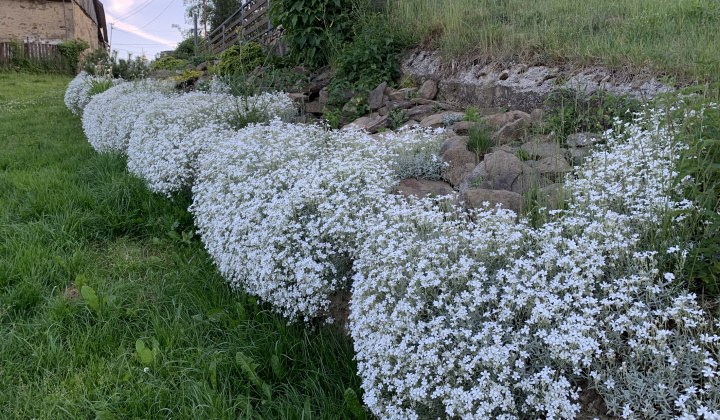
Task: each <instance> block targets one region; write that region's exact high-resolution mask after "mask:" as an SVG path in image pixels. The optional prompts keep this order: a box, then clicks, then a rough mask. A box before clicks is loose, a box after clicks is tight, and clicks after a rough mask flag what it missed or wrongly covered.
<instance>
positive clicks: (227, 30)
mask: <svg viewBox="0 0 720 420" xmlns="http://www.w3.org/2000/svg"><path fill="white" fill-rule="evenodd" d="M270 31H272V23H271V22H270V0H248V1H246V2H245V3H244V4H243V5H242V6H241V7H240V8H239V9H237V10H236V11H235V13H233V14H232V15H231V16H230V17H229V18H227V19H226V20H225V22H223V23H222V24H221V25H220V26H219V27H217V28H216V29H215V30H214V31H212V32H210V33H209V34H208V36H207V38H206V39H205V41H204V42H201V43H200V45H197V48H198V53H199V54H200V55H206V54H207V55H215V54H219V53H221V52H223V51H225V49H227V48H229V47H230V46H232V45H235V44H237V42H238V40H240V39H242V40H245V41H253V40H255V39H258V38H260V37H261V36H263V35H265V34H267V33H269V32H270Z"/></svg>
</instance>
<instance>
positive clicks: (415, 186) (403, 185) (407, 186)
mask: <svg viewBox="0 0 720 420" xmlns="http://www.w3.org/2000/svg"><path fill="white" fill-rule="evenodd" d="M397 192H398V193H399V194H401V195H404V196H405V197H410V196H413V197H417V198H423V197H425V196H427V195H433V196H444V195H454V194H456V193H455V190H453V189H452V187H451V186H450V184H448V183H447V182H444V181H431V180H429V179H424V178H420V179H414V178H410V179H403V180H402V181H400V183H399V184H398V186H397Z"/></svg>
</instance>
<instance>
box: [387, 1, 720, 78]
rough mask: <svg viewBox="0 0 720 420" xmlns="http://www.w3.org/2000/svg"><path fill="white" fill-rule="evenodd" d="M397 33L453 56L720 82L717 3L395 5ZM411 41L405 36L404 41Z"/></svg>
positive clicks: (390, 9)
mask: <svg viewBox="0 0 720 420" xmlns="http://www.w3.org/2000/svg"><path fill="white" fill-rule="evenodd" d="M387 17H388V18H389V19H390V22H391V24H390V26H389V27H390V28H393V29H394V30H395V31H397V32H398V33H399V34H401V35H402V36H404V37H406V38H407V37H409V38H413V39H414V40H415V43H416V44H418V43H421V44H422V45H424V46H426V47H428V46H434V47H436V48H438V49H439V50H440V51H441V52H443V53H444V54H445V55H446V56H449V57H453V58H458V57H460V56H463V55H465V54H467V53H471V54H470V55H471V56H473V57H474V58H476V56H477V55H480V56H484V57H486V58H496V59H498V60H503V59H513V60H522V61H527V62H531V63H545V64H553V63H561V64H566V63H571V64H574V65H576V66H586V65H594V64H602V65H605V66H607V67H609V68H611V69H614V70H628V69H632V72H634V73H635V74H637V73H638V72H641V71H643V70H644V71H648V70H649V71H651V72H653V73H655V74H660V75H670V76H673V77H676V78H678V79H680V80H683V81H684V82H692V81H694V80H696V81H697V80H700V81H705V80H707V79H711V80H714V81H717V79H718V75H720V59H719V58H718V55H717V54H716V53H715V52H716V51H717V50H718V48H720V36H719V35H718V31H717V26H718V22H720V6H719V5H718V3H717V2H715V1H711V0H697V1H682V0H670V1H662V2H647V1H643V0H622V1H613V2H568V1H562V0H540V1H534V2H527V1H523V0H504V1H490V0H461V1H457V0H445V1H430V0H389V1H388V2H387ZM403 34H404V35H403Z"/></svg>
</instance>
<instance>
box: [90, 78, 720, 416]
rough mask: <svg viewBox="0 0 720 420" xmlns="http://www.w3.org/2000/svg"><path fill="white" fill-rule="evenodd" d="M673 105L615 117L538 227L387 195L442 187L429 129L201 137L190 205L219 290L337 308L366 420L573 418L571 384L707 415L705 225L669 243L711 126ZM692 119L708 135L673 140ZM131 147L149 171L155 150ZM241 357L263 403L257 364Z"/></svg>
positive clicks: (610, 401) (309, 314) (689, 221)
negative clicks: (430, 181)
mask: <svg viewBox="0 0 720 420" xmlns="http://www.w3.org/2000/svg"><path fill="white" fill-rule="evenodd" d="M144 86H148V85H143V84H136V85H134V87H133V89H135V90H145V94H146V95H147V97H148V98H149V100H151V101H154V104H162V103H163V102H162V101H168V103H165V105H160V106H159V109H162V108H167V107H171V104H170V103H169V102H171V101H178V102H179V103H182V99H183V98H191V99H192V98H193V96H188V95H183V96H178V95H166V94H163V93H162V92H159V91H157V90H154V88H153V87H152V86H150V87H147V88H145V87H144ZM220 87H222V85H220V84H218V85H216V86H214V87H213V86H211V91H212V90H213V89H216V88H220ZM211 94H212V93H211ZM215 94H217V93H215ZM197 95H207V94H200V93H198V94H197ZM98 97H99V95H98ZM107 99H108V102H110V103H112V102H117V103H118V104H120V106H123V105H122V104H123V102H124V98H122V97H120V96H114V97H112V96H111V97H108V98H107ZM677 102H678V99H677V98H676V99H675V100H674V102H672V101H671V102H670V103H671V104H672V105H673V106H675V108H674V109H673V108H664V109H651V110H648V111H646V112H644V113H639V114H636V115H635V116H634V119H632V120H630V121H626V120H621V119H620V118H616V119H615V127H614V129H612V130H608V131H606V132H605V133H604V141H603V143H602V144H599V145H597V146H596V149H595V151H594V153H593V154H592V155H591V156H590V157H589V158H588V159H587V160H586V161H585V163H584V164H583V165H581V166H579V167H578V168H576V172H575V174H574V177H570V178H568V179H567V180H566V185H565V193H566V194H565V195H566V196H567V197H571V199H570V200H569V201H568V202H566V203H565V205H564V207H563V209H558V210H553V211H549V212H548V213H547V217H545V218H544V219H543V220H540V221H538V222H537V223H534V224H529V223H528V221H527V220H525V219H524V218H520V219H518V218H517V215H515V214H514V213H512V212H510V211H507V210H502V209H492V208H484V209H479V210H474V211H463V210H461V209H460V208H458V207H457V206H455V205H453V203H452V202H451V201H449V200H448V199H447V198H442V197H431V198H426V199H423V200H406V199H404V198H401V197H399V196H397V195H395V194H394V193H393V191H394V187H395V185H396V184H397V182H398V181H399V180H400V179H402V178H407V177H427V178H433V177H438V176H439V175H440V173H441V170H442V165H441V164H440V161H439V159H438V153H439V150H440V146H441V144H442V143H441V140H440V138H439V137H438V136H437V133H432V132H417V131H405V132H401V133H397V134H392V133H386V134H384V135H383V136H380V137H378V138H374V137H370V136H368V135H366V134H365V133H363V132H361V131H356V130H346V131H337V130H327V129H325V128H323V127H320V126H313V125H302V124H301V125H295V124H288V123H283V122H281V121H279V120H275V121H272V122H270V123H269V124H250V125H248V126H247V127H244V128H241V129H239V130H238V129H237V128H235V129H231V128H228V127H227V126H226V127H222V129H220V128H221V127H220V126H216V125H213V123H212V121H209V123H208V125H207V126H205V127H203V128H199V129H197V130H198V131H199V130H205V132H204V138H205V139H206V140H205V141H204V144H205V146H204V148H203V150H202V151H200V152H198V153H197V155H198V156H197V158H196V165H197V166H196V169H195V175H194V176H193V177H192V180H191V181H189V182H190V183H193V186H192V193H193V197H192V206H191V210H192V213H193V215H194V217H195V224H196V225H197V227H198V230H199V233H200V237H201V239H202V241H203V242H204V244H205V247H206V249H207V250H208V251H209V254H210V256H211V257H212V259H213V260H214V263H215V264H216V265H217V266H218V268H219V271H220V273H221V274H222V276H224V277H225V278H226V279H227V280H228V281H230V283H231V285H232V287H233V288H234V289H237V290H240V291H243V292H245V293H249V294H250V295H253V296H256V297H259V298H261V299H262V300H263V301H264V302H267V303H270V304H271V305H272V310H273V311H277V312H279V313H281V314H283V315H284V316H286V317H288V318H289V319H290V320H291V321H292V320H299V319H301V320H304V321H305V322H308V323H311V322H313V321H314V320H315V319H318V318H319V319H325V320H327V321H332V317H333V315H334V314H333V308H332V307H331V306H332V303H333V302H334V301H337V299H340V300H342V299H343V296H345V297H346V296H347V295H348V294H351V295H352V299H351V300H350V308H351V316H350V319H351V322H350V331H351V333H352V336H353V339H354V349H355V352H356V358H357V360H358V369H359V373H360V376H361V377H362V380H363V389H364V391H365V395H364V402H365V403H366V404H367V405H368V407H369V408H370V409H371V411H372V412H373V413H375V414H376V415H378V416H380V417H381V418H397V419H406V418H437V417H443V416H457V417H460V418H504V419H514V418H537V417H545V418H574V417H575V416H577V415H578V414H579V411H580V408H581V407H580V405H579V403H578V399H579V395H580V394H579V393H580V392H581V391H583V390H584V389H594V390H596V391H597V392H598V393H599V394H600V395H601V396H602V397H603V398H604V401H605V403H606V404H607V406H608V408H609V410H610V412H611V413H612V414H615V415H619V416H622V417H624V418H658V419H671V418H708V419H710V418H718V416H720V414H719V413H718V412H719V411H720V394H719V391H718V390H719V389H720V387H718V385H719V384H718V383H717V381H718V377H719V376H718V369H717V368H718V356H719V353H720V349H719V348H718V346H719V345H720V344H719V343H720V338H718V336H717V330H718V329H719V328H720V323H717V319H716V317H715V316H714V314H711V313H708V312H707V310H706V309H703V307H702V306H701V303H703V302H699V301H698V299H697V296H696V295H694V294H693V293H690V292H688V291H687V283H683V281H685V279H683V277H682V276H683V275H685V274H684V273H685V272H686V271H685V266H686V261H687V259H688V256H689V255H693V256H694V257H695V258H698V257H701V258H705V259H708V260H710V261H712V258H714V255H715V254H714V253H715V252H716V251H715V249H714V248H713V249H711V250H710V253H709V254H707V253H703V254H702V255H699V254H698V253H697V251H699V250H698V249H697V248H698V246H699V245H700V244H702V246H703V248H702V250H703V252H707V251H706V242H707V239H709V235H712V233H710V234H709V235H708V233H706V232H708V231H710V232H712V231H713V230H712V228H708V229H707V230H702V231H698V232H697V238H698V239H691V240H687V239H685V238H684V232H685V231H686V230H687V228H688V227H691V226H693V223H695V221H696V216H697V215H704V216H705V217H707V212H706V210H708V209H714V208H716V207H713V206H715V205H716V204H712V203H711V202H709V201H708V202H705V201H698V202H695V201H693V200H695V199H697V198H698V197H702V196H703V194H705V195H708V194H712V193H713V192H714V191H715V188H716V184H715V183H714V181H713V180H714V178H713V177H712V176H713V174H714V172H712V171H711V172H709V173H708V172H702V171H701V172H700V173H702V174H703V176H707V177H706V178H701V177H699V175H698V170H696V169H693V170H690V171H689V172H687V173H681V172H678V171H677V169H678V167H679V166H682V165H681V162H682V161H687V160H692V159H695V156H697V154H700V155H701V156H711V155H712V156H714V154H712V153H714V152H712V151H713V150H715V149H713V148H712V147H709V146H714V142H713V141H714V137H713V135H714V133H715V132H716V130H714V128H712V127H714V123H713V122H712V121H714V120H713V119H712V118H711V119H710V121H711V122H710V123H706V122H705V121H706V120H705V119H702V118H701V119H699V120H698V117H697V115H700V116H704V115H708V116H713V115H715V114H713V113H712V107H713V106H714V105H713V104H712V103H711V102H707V101H706V102H704V105H698V106H697V107H696V108H689V107H687V106H685V107H677ZM91 104H92V102H91ZM109 106H111V107H112V106H114V105H112V104H111V105H109ZM151 106H152V105H151ZM180 108H182V106H181V107H180ZM706 108H710V109H708V110H707V112H706ZM668 109H669V110H671V111H672V112H669V113H666V112H665V111H666V110H668ZM86 117H87V113H86ZM684 120H687V121H684ZM193 121H196V118H190V119H189V120H187V121H185V120H181V121H180V123H181V124H188V125H190V126H193V125H194V124H195V122H193ZM688 121H689V124H690V125H689V126H687V127H694V126H697V124H698V121H700V125H701V126H705V125H706V124H709V126H710V127H711V128H710V129H709V130H708V129H702V128H700V129H695V132H697V133H699V136H700V140H697V141H696V142H695V143H693V142H689V141H680V140H682V136H678V133H679V132H681V131H682V130H681V127H683V125H682V124H683V123H685V124H687V123H688ZM163 124H165V123H163V122H162V118H160V125H163ZM154 127H155V125H154V122H151V121H144V120H142V119H141V118H139V119H136V121H135V123H134V127H133V131H135V130H138V133H141V134H138V137H139V138H141V141H142V142H144V143H146V144H147V145H153V144H155V145H161V144H162V143H163V141H165V140H163V136H162V134H160V132H162V131H164V130H163V129H160V128H154ZM194 128H195V127H190V128H189V129H188V132H191V131H192V130H191V129H194ZM706 136H707V137H709V138H706ZM171 137H174V136H171ZM693 138H694V137H693ZM178 147H184V146H182V145H179V146H178ZM144 150H145V153H146V154H147V155H148V156H151V158H149V159H148V160H147V162H146V164H148V165H149V164H150V163H151V162H153V161H157V160H160V159H161V156H164V155H166V154H167V152H166V149H165V148H163V147H151V146H149V147H146V148H145V149H144ZM688 152H689V153H690V154H688ZM711 152H712V153H711ZM153 153H155V155H153ZM140 166H142V165H139V166H138V167H140ZM691 168H692V167H691ZM710 168H713V166H710ZM698 180H700V181H702V184H703V185H704V186H703V187H702V188H700V189H697V187H693V185H697V184H696V181H698ZM705 184H707V185H705ZM688 191H690V194H688ZM698 191H700V192H701V193H702V194H700V193H699V192H698ZM688 198H690V199H688ZM715 199H716V200H717V196H715ZM708 206H709V207H708ZM710 219H712V218H710ZM708 221H709V222H711V223H712V220H708ZM170 236H171V237H174V238H176V239H178V240H180V241H181V242H191V240H192V236H193V235H192V233H189V232H187V231H184V230H183V231H182V233H181V234H180V233H178V232H175V233H174V234H173V235H170ZM89 296H90V298H88V299H89V300H90V301H92V300H93V297H92V296H93V294H89ZM154 348H155V347H153V346H150V345H146V344H145V342H144V341H143V342H142V343H139V344H138V345H137V348H136V350H137V352H138V354H146V357H147V358H149V357H152V355H153V354H154V352H155V350H154ZM237 361H238V363H239V364H240V365H241V367H244V368H243V369H244V370H245V372H246V373H247V375H248V377H249V378H250V380H251V382H253V384H254V385H255V387H256V388H257V389H258V390H260V392H262V393H263V394H264V395H265V396H268V395H271V393H270V391H268V390H267V384H266V383H265V382H264V381H263V380H261V379H258V377H257V376H256V375H254V374H252V371H253V370H254V369H255V367H254V366H255V364H254V362H253V361H252V360H249V359H247V357H246V355H244V354H239V355H238V356H237ZM248 372H250V373H248ZM352 392H353V391H349V392H348V393H346V395H352Z"/></svg>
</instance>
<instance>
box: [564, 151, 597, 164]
mask: <svg viewBox="0 0 720 420" xmlns="http://www.w3.org/2000/svg"><path fill="white" fill-rule="evenodd" d="M591 154H592V151H591V150H590V148H588V147H571V148H569V149H567V151H566V156H567V158H568V160H569V161H570V164H571V165H573V166H580V165H582V164H583V163H584V162H585V158H587V157H588V156H590V155H591Z"/></svg>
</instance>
